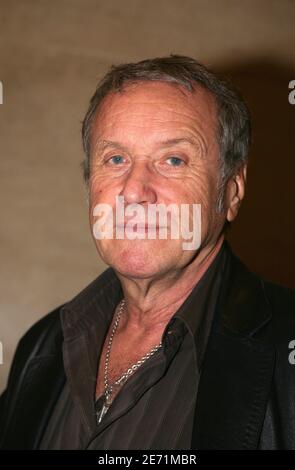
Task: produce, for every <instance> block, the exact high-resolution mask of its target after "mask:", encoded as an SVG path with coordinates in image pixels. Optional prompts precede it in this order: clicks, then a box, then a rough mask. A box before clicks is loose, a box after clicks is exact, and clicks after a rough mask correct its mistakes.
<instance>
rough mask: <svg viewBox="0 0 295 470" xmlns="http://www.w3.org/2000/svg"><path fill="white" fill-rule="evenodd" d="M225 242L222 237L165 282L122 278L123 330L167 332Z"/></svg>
mask: <svg viewBox="0 0 295 470" xmlns="http://www.w3.org/2000/svg"><path fill="white" fill-rule="evenodd" d="M223 240H224V235H223V234H222V235H221V236H220V238H219V239H218V240H217V242H216V243H215V245H214V246H211V247H209V248H208V249H207V250H202V251H201V252H200V253H199V254H198V255H197V256H196V258H195V259H194V260H193V261H192V262H191V263H190V264H189V265H188V266H186V267H185V268H183V269H180V270H179V271H175V272H173V273H171V274H169V275H167V276H166V277H165V278H162V279H158V280H154V279H152V280H151V279H148V280H147V279H140V280H138V279H130V278H126V277H124V276H122V275H120V274H118V277H119V279H120V281H121V285H122V288H123V293H124V298H125V301H126V307H125V314H124V318H122V322H121V329H128V330H129V329H130V328H132V329H135V330H139V331H142V332H145V331H146V332H147V331H149V330H151V329H155V328H156V329H160V330H163V329H164V328H165V326H166V325H167V323H168V322H169V320H170V318H171V317H172V316H173V315H174V313H175V312H176V311H177V310H178V308H179V307H180V306H181V305H182V304H183V302H184V301H185V299H186V298H187V297H188V296H189V294H190V292H191V291H192V289H193V288H194V287H195V286H196V284H197V283H198V282H199V281H200V279H201V278H202V276H203V275H204V273H205V272H206V271H207V269H208V268H209V266H210V265H211V264H212V262H213V261H214V259H215V257H216V256H217V254H218V252H219V251H220V248H221V245H222V243H223Z"/></svg>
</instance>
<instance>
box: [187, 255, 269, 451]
mask: <svg viewBox="0 0 295 470" xmlns="http://www.w3.org/2000/svg"><path fill="white" fill-rule="evenodd" d="M227 249H228V251H229V256H228V260H227V263H226V267H225V276H224V280H223V284H222V287H221V294H220V298H219V302H218V307H217V310H216V314H215V318H214V322H213V326H212V330H211V335H210V338H209V342H208V346H207V350H206V354H205V358H204V362H203V366H202V371H201V377H200V383H199V389H198V397H197V404H196V410H195V419H194V427H193V436H192V448H193V449H198V450H200V449H233V450H236V449H237V450H238V449H256V448H257V446H258V443H259V436H260V433H261V429H262V426H263V420H264V415H265V409H266V405H267V399H268V397H269V393H270V385H271V379H272V375H273V368H274V362H275V352H274V347H273V346H272V344H271V330H270V328H269V320H270V318H271V311H270V306H269V304H268V301H267V298H266V296H265V293H264V287H263V282H262V281H261V280H260V279H259V278H258V277H257V276H255V275H254V274H252V273H251V272H249V271H248V270H247V268H246V267H245V266H244V265H243V264H242V263H241V262H240V261H239V260H238V259H237V258H236V257H235V256H234V255H233V254H232V253H231V251H230V249H229V247H228V248H227Z"/></svg>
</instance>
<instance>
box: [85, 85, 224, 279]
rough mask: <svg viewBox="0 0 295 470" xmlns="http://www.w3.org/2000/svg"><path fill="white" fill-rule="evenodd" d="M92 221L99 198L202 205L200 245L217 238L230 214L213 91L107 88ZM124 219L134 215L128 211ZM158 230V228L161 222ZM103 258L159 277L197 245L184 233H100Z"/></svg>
mask: <svg viewBox="0 0 295 470" xmlns="http://www.w3.org/2000/svg"><path fill="white" fill-rule="evenodd" d="M92 129H93V132H92V142H91V143H92V155H91V172H90V182H89V185H90V186H89V190H90V213H89V215H90V224H91V227H93V224H94V222H95V217H94V216H93V209H94V207H95V206H96V205H97V204H102V203H107V204H109V205H111V206H112V207H115V203H116V197H117V196H123V197H124V202H125V205H128V204H139V205H141V206H142V207H143V208H144V209H145V212H147V210H148V206H149V205H150V204H160V203H161V204H165V205H169V204H171V203H174V204H175V203H176V204H178V205H180V204H190V205H192V204H200V205H201V214H202V217H201V220H202V225H201V227H202V230H201V246H200V248H199V249H198V250H197V252H198V253H199V252H200V251H202V250H204V249H205V248H206V247H207V248H208V246H210V245H211V246H212V247H213V246H214V244H215V242H216V240H217V238H218V236H219V234H220V231H221V228H222V226H223V224H224V221H225V216H224V214H218V213H217V211H216V206H217V198H218V183H219V174H220V170H219V147H218V143H217V138H216V136H217V117H216V105H215V101H214V98H213V97H212V96H211V95H210V94H209V93H208V92H207V91H205V90H203V89H202V88H198V89H197V90H196V91H195V92H194V93H190V92H188V91H186V90H185V89H183V88H181V89H180V88H179V87H175V86H172V85H170V84H167V83H163V82H147V83H139V84H137V85H132V86H128V87H126V88H125V89H124V91H123V92H122V93H112V94H110V95H108V96H107V97H106V98H105V99H104V101H103V103H102V105H101V107H100V109H99V112H98V114H97V116H96V118H95V120H94V123H93V128H92ZM125 221H127V220H126V219H125ZM156 230H157V229H156ZM95 243H96V247H97V249H98V252H99V254H100V256H101V257H102V259H103V261H104V262H105V263H107V264H108V265H110V266H112V267H113V268H114V269H116V270H117V271H118V272H119V273H120V274H122V275H125V276H127V277H131V278H157V277H161V276H165V275H168V274H169V273H173V272H175V271H177V270H180V269H182V268H183V267H184V266H186V265H188V264H189V263H190V262H191V261H192V260H193V259H194V257H195V255H196V250H193V251H187V250H183V239H181V238H180V239H176V240H174V239H170V237H168V239H166V240H165V239H164V240H162V239H159V238H158V236H157V237H156V239H148V238H147V237H146V238H145V239H138V240H129V239H128V238H126V237H125V238H124V239H119V240H118V239H116V238H114V239H104V240H97V239H95Z"/></svg>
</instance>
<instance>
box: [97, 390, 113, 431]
mask: <svg viewBox="0 0 295 470" xmlns="http://www.w3.org/2000/svg"><path fill="white" fill-rule="evenodd" d="M109 407H110V403H109V402H108V399H107V397H106V396H105V395H101V397H100V398H99V399H98V400H96V402H95V412H96V421H97V424H100V423H101V421H102V419H103V417H104V416H105V414H106V412H107V411H108V409H109Z"/></svg>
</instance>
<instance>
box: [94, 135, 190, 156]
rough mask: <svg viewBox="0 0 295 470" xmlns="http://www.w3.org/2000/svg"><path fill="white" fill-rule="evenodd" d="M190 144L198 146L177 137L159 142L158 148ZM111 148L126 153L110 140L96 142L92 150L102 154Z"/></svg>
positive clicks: (124, 149)
mask: <svg viewBox="0 0 295 470" xmlns="http://www.w3.org/2000/svg"><path fill="white" fill-rule="evenodd" d="M183 143H184V144H190V145H192V146H195V145H199V143H198V142H197V141H196V140H194V139H191V138H189V137H179V138H174V139H168V140H164V141H160V142H159V143H158V145H159V146H164V147H170V146H171V145H177V144H183ZM108 147H112V148H117V149H120V150H122V151H124V152H126V153H127V152H128V149H127V147H125V146H124V145H122V144H120V143H119V142H115V141H112V140H105V139H104V140H99V139H98V140H97V141H96V142H95V144H94V149H95V150H96V151H97V150H99V151H100V152H103V151H104V150H105V149H106V148H108Z"/></svg>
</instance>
